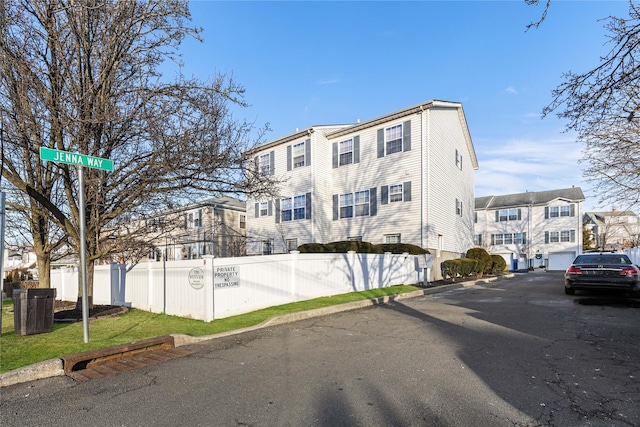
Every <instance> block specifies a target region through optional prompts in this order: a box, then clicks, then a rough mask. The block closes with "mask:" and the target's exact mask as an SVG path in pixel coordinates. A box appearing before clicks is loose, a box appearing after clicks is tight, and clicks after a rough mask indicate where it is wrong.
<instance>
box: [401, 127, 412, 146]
mask: <svg viewBox="0 0 640 427" xmlns="http://www.w3.org/2000/svg"><path fill="white" fill-rule="evenodd" d="M410 150H411V120H407V121H406V122H404V123H403V124H402V151H410Z"/></svg>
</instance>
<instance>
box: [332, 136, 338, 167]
mask: <svg viewBox="0 0 640 427" xmlns="http://www.w3.org/2000/svg"><path fill="white" fill-rule="evenodd" d="M331 151H332V154H333V168H334V169H335V168H337V167H338V143H337V142H334V143H333V144H332V146H331Z"/></svg>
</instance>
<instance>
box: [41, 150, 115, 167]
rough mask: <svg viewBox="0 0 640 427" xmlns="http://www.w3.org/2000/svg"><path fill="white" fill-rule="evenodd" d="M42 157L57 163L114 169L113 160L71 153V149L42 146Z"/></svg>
mask: <svg viewBox="0 0 640 427" xmlns="http://www.w3.org/2000/svg"><path fill="white" fill-rule="evenodd" d="M40 158H41V159H42V160H49V161H52V162H57V163H66V164H68V165H78V166H86V167H88V168H94V169H102V170H105V171H112V170H113V160H109V159H103V158H100V157H93V156H87V155H84V154H78V153H70V152H69V151H61V150H53V149H51V148H46V147H40Z"/></svg>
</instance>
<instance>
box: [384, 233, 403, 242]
mask: <svg viewBox="0 0 640 427" xmlns="http://www.w3.org/2000/svg"><path fill="white" fill-rule="evenodd" d="M384 242H385V243H400V234H399V233H398V234H385V235H384Z"/></svg>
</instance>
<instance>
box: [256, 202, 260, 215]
mask: <svg viewBox="0 0 640 427" xmlns="http://www.w3.org/2000/svg"><path fill="white" fill-rule="evenodd" d="M255 217H256V218H259V217H260V203H256V216H255Z"/></svg>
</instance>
